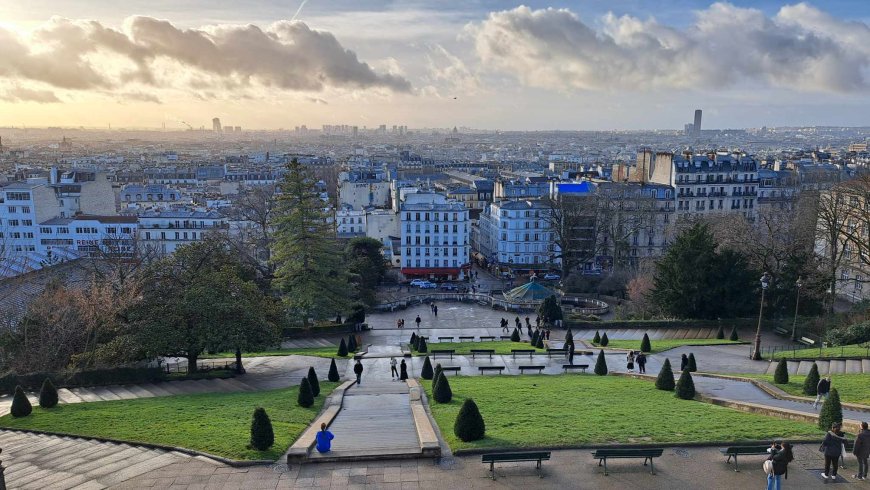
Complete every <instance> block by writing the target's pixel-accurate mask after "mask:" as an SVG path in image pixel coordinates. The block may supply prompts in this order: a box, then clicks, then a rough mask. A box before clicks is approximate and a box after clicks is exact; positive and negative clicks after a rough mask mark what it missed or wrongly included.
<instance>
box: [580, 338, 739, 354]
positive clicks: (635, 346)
mask: <svg viewBox="0 0 870 490" xmlns="http://www.w3.org/2000/svg"><path fill="white" fill-rule="evenodd" d="M589 343H590V344H591V343H592V341H591V340H589ZM649 343H650V347H652V353H653V354H654V353H656V352H662V351H666V350H669V349H675V348H677V347H682V346H684V345H738V344H747V343H748V342H740V341H737V342H732V341H730V340H728V339H723V340H719V339H661V340H650V341H649ZM595 345H596V346H598V344H595ZM607 347H608V348H612V349H631V350H638V351H639V350H640V340H611V341H610V342H609V343H608V344H607Z"/></svg>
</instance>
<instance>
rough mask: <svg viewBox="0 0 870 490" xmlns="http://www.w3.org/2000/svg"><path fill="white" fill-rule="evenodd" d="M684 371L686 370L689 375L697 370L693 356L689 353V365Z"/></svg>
mask: <svg viewBox="0 0 870 490" xmlns="http://www.w3.org/2000/svg"><path fill="white" fill-rule="evenodd" d="M686 369H688V370H689V372H690V373H694V372H695V371H697V370H698V365H697V364H696V363H695V354H693V353H691V352H689V365H688V366H686Z"/></svg>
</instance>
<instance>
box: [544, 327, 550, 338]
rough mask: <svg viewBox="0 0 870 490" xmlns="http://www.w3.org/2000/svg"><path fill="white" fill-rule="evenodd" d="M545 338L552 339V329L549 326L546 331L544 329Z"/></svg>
mask: <svg viewBox="0 0 870 490" xmlns="http://www.w3.org/2000/svg"><path fill="white" fill-rule="evenodd" d="M544 338H545V339H546V340H550V329H549V328H548V329H547V330H546V331H544Z"/></svg>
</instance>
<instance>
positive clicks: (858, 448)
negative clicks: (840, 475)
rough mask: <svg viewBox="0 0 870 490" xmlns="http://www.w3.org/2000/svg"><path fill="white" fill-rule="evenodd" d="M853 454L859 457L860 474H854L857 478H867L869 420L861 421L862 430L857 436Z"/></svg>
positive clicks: (869, 456) (869, 440) (869, 435)
mask: <svg viewBox="0 0 870 490" xmlns="http://www.w3.org/2000/svg"><path fill="white" fill-rule="evenodd" d="M852 454H854V455H855V457H856V458H858V474H857V475H852V478H854V479H856V480H866V479H867V459H868V458H870V430H867V422H861V432H859V433H858V435H857V436H855V447H854V448H852Z"/></svg>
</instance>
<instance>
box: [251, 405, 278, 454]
mask: <svg viewBox="0 0 870 490" xmlns="http://www.w3.org/2000/svg"><path fill="white" fill-rule="evenodd" d="M273 444H275V432H274V431H273V430H272V421H271V420H269V415H268V414H266V410H265V409H263V408H255V409H254V416H253V417H252V419H251V447H252V448H254V449H256V450H257V451H265V450H267V449H269V448H270V447H272V445H273Z"/></svg>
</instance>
